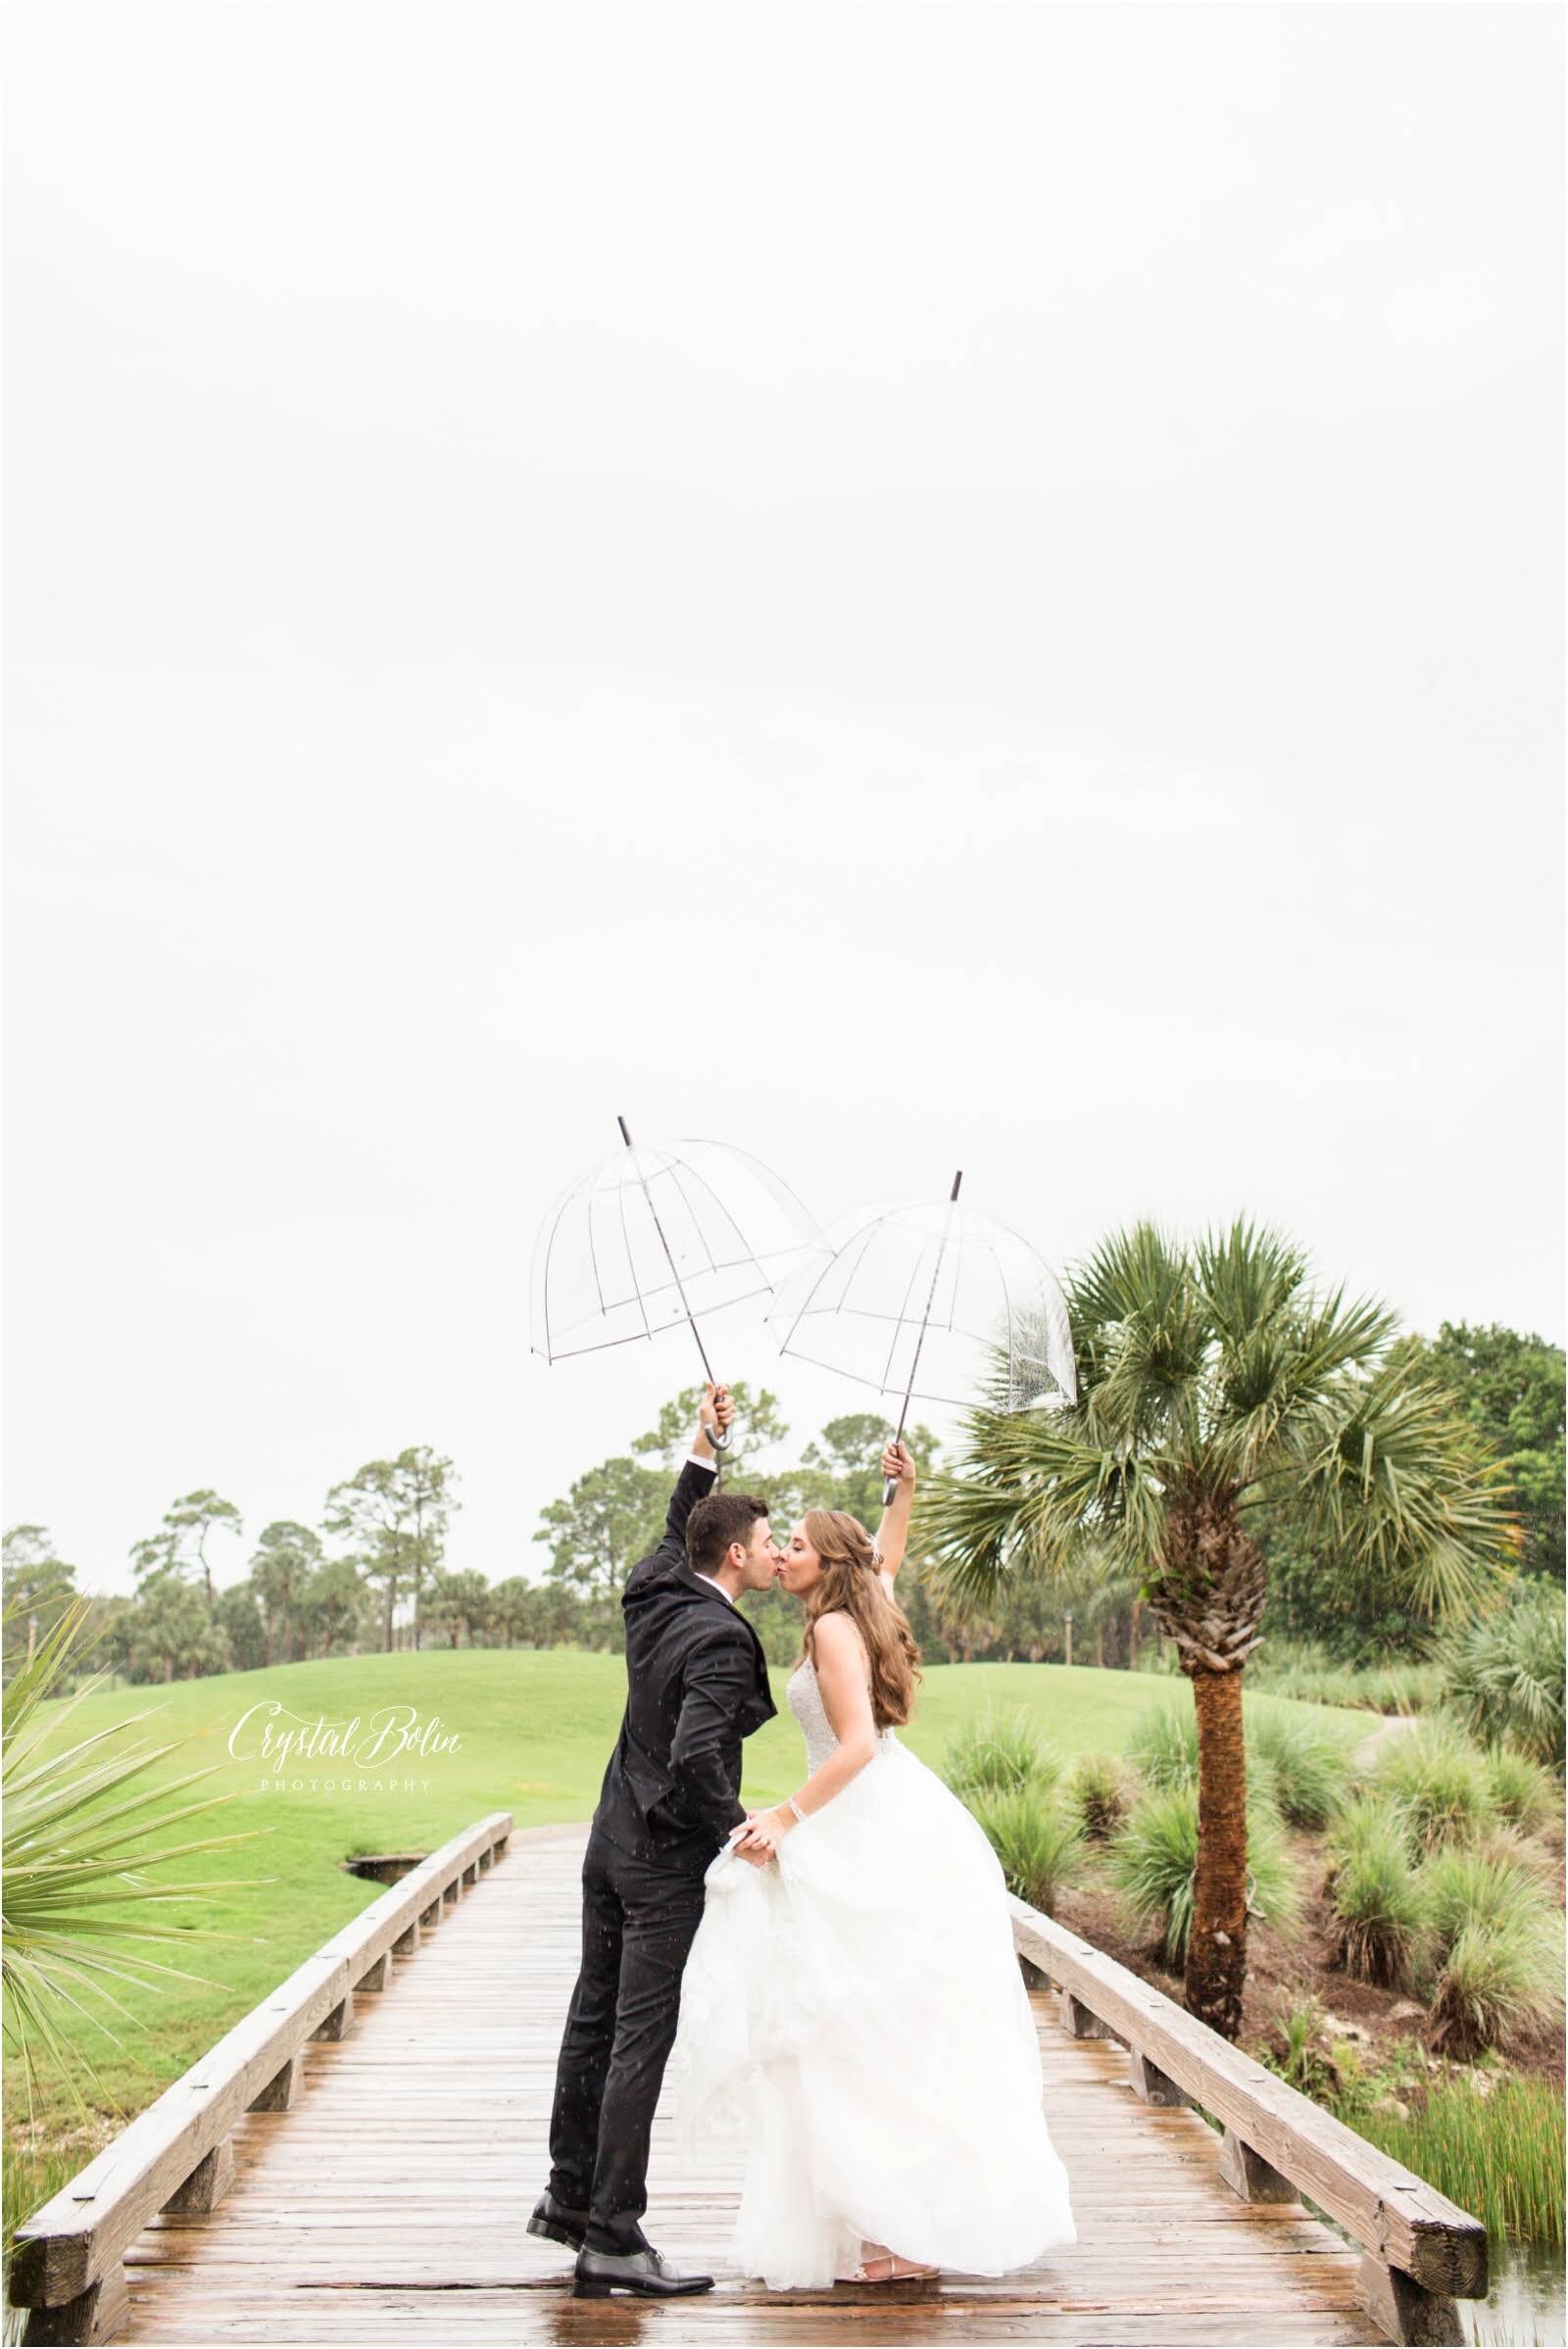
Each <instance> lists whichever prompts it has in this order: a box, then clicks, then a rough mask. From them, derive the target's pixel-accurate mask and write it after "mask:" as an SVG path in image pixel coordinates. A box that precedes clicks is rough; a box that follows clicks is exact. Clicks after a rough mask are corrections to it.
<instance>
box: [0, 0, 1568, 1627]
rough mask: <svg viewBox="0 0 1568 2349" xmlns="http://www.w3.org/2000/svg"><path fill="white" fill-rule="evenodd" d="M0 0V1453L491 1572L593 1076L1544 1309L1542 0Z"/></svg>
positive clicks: (1549, 640) (1106, 1217)
mask: <svg viewBox="0 0 1568 2349" xmlns="http://www.w3.org/2000/svg"><path fill="white" fill-rule="evenodd" d="M8 33H9V39H8V44H7V46H8V51H9V55H8V82H9V109H8V112H9V128H8V137H9V190H8V227H9V238H8V244H9V294H10V309H9V333H8V337H7V346H8V347H7V360H8V366H7V378H8V380H7V386H6V388H7V393H8V400H7V420H8V426H9V432H8V439H9V450H8V456H9V465H8V480H7V488H8V492H9V497H8V509H9V513H8V538H9V545H8V549H7V586H8V589H9V597H8V603H9V619H10V630H9V638H10V642H9V674H8V683H9V697H8V699H9V725H8V728H7V732H8V738H9V740H8V751H9V759H8V771H9V836H8V837H9V858H8V881H9V924H8V937H9V982H10V983H9V989H8V1009H9V1018H8V1030H7V1047H8V1051H7V1067H8V1087H7V1090H8V1107H9V1116H8V1120H7V1137H6V1139H7V1150H6V1173H7V1177H8V1209H9V1215H8V1223H9V1230H8V1249H7V1258H8V1261H7V1270H8V1275H9V1278H8V1283H7V1288H8V1298H9V1302H8V1309H7V1341H8V1346H7V1355H8V1367H9V1378H8V1381H7V1399H8V1404H9V1411H8V1418H9V1429H8V1442H7V1469H8V1474H7V1496H6V1521H7V1523H14V1522H16V1521H18V1520H22V1519H25V1520H40V1521H42V1522H43V1523H44V1524H46V1525H47V1526H48V1527H49V1528H50V1529H51V1530H52V1532H53V1534H54V1536H55V1538H56V1541H57V1543H58V1545H59V1547H60V1549H61V1551H62V1553H63V1554H64V1555H65V1556H67V1557H69V1558H71V1559H73V1561H74V1562H75V1563H76V1564H77V1566H78V1568H79V1569H80V1572H81V1576H82V1579H83V1580H84V1581H85V1582H86V1583H88V1584H90V1585H92V1586H94V1587H97V1588H103V1589H114V1588H128V1587H129V1580H130V1578H129V1571H128V1566H127V1562H126V1551H127V1548H128V1546H129V1544H130V1543H131V1542H133V1541H134V1540H136V1539H137V1538H138V1537H139V1536H142V1535H144V1534H147V1533H149V1532H151V1531H152V1530H153V1529H154V1528H155V1527H156V1525H157V1522H158V1519H159V1516H160V1514H161V1512H162V1511H163V1510H164V1508H165V1507H166V1506H167V1505H168V1504H169V1502H170V1501H171V1500H172V1498H173V1496H174V1495H175V1494H176V1493H183V1492H186V1491H188V1490H190V1489H191V1488H192V1487H195V1486H200V1485H212V1486H215V1487H217V1488H218V1490H219V1491H220V1492H221V1493H225V1494H227V1495H228V1496H229V1497H230V1498H231V1499H233V1500H234V1501H235V1502H236V1503H237V1504H238V1505H239V1507H240V1508H241V1509H242V1511H243V1512H244V1517H245V1523H246V1532H247V1540H246V1542H245V1543H244V1544H243V1545H238V1544H229V1545H228V1546H227V1548H226V1550H225V1551H224V1553H223V1554H222V1555H221V1558H220V1560H219V1570H220V1574H221V1579H223V1580H225V1581H227V1580H231V1579H234V1578H235V1577H236V1576H237V1575H238V1574H239V1573H240V1572H241V1570H242V1566H243V1560H244V1558H245V1556H247V1555H248V1552H249V1548H250V1546H251V1542H252V1541H253V1540H254V1537H255V1536H256V1535H257V1534H258V1533H259V1532H260V1531H261V1528H262V1527H263V1526H264V1525H265V1524H266V1523H267V1522H268V1521H269V1520H270V1519H271V1518H273V1517H283V1516H288V1517H298V1518H301V1519H304V1520H306V1521H307V1522H312V1521H316V1520H317V1519H318V1518H319V1510H320V1506H321V1502H322V1499H323V1496H324V1494H325V1492H326V1489H327V1487H328V1485H330V1484H331V1483H333V1482H334V1481H336V1480H337V1479H339V1478H342V1477H344V1476H347V1475H349V1474H351V1473H352V1472H353V1471H354V1470H355V1469H356V1468H357V1467H358V1466H359V1465H360V1464H361V1463H362V1462H363V1461H365V1460H367V1459H368V1458H371V1457H374V1456H376V1455H380V1454H387V1453H390V1452H393V1451H395V1450H397V1449H399V1448H400V1447H402V1446H403V1445H405V1444H417V1443H428V1444H434V1445H436V1446H438V1447H439V1448H441V1449H442V1450H445V1451H447V1452H449V1453H451V1455H452V1456H453V1457H454V1459H455V1460H456V1462H457V1464H458V1468H459V1471H460V1473H461V1477H462V1494H463V1498H464V1502H465V1507H464V1510H463V1513H462V1515H461V1516H460V1517H459V1518H458V1519H457V1521H456V1523H455V1526H454V1530H453V1537H452V1542H451V1545H450V1553H449V1554H450V1558H451V1561H452V1562H453V1563H454V1564H456V1565H461V1566H477V1567H479V1568H481V1569H482V1570H483V1571H484V1572H485V1573H486V1574H488V1575H491V1576H496V1577H499V1576H501V1575H505V1574H508V1573H513V1572H516V1571H518V1570H519V1568H520V1569H523V1570H528V1571H532V1570H536V1569H537V1568H538V1567H539V1566H540V1565H542V1562H543V1553H542V1552H541V1551H539V1550H537V1549H535V1548H533V1547H532V1545H531V1536H532V1531H533V1528H534V1526H535V1523H536V1521H537V1514H538V1511H539V1509H540V1507H541V1506H542V1505H543V1504H544V1503H545V1502H546V1501H548V1500H549V1499H550V1498H551V1497H552V1496H553V1495H555V1494H556V1493H560V1492H562V1491H563V1490H564V1487H565V1485H566V1483H567V1482H568V1481H569V1479H570V1478H571V1477H572V1476H574V1475H575V1474H577V1473H579V1472H580V1471H581V1470H582V1469H583V1468H585V1467H586V1466H588V1465H589V1464H590V1463H591V1462H592V1461H594V1460H595V1459H597V1458H599V1457H601V1456H602V1455H603V1454H604V1453H606V1452H607V1451H610V1450H615V1449H621V1448H624V1445H625V1443H626V1441H627V1439H628V1438H629V1437H630V1436H631V1435H632V1434H633V1433H635V1432H636V1431H637V1429H638V1428H640V1427H641V1426H643V1425H645V1424H646V1423H647V1421H648V1420H649V1419H650V1417H651V1416H652V1414H653V1412H654V1410H655V1408H656V1406H657V1403H658V1401H659V1399H660V1398H661V1397H662V1395H664V1394H666V1393H668V1392H669V1391H671V1390H672V1389H673V1388H674V1387H675V1386H677V1385H679V1384H682V1383H684V1381H685V1380H686V1378H687V1377H688V1376H689V1365H688V1362H687V1358H686V1353H685V1351H684V1348H683V1347H682V1346H681V1345H680V1344H679V1342H678V1340H677V1339H675V1338H673V1337H672V1338H670V1339H668V1340H666V1341H664V1342H663V1343H662V1344H661V1346H658V1347H657V1348H649V1347H638V1348H634V1349H630V1350H628V1351H625V1352H623V1353H620V1354H615V1355H609V1356H598V1357H593V1358H590V1359H588V1360H584V1361H579V1362H571V1363H565V1364H561V1365H558V1366H557V1367H556V1368H555V1369H553V1370H548V1369H547V1368H546V1367H545V1365H544V1364H543V1363H542V1362H541V1361H538V1360H536V1359H535V1358H533V1357H532V1356H531V1355H530V1353H529V1350H528V1331H527V1273H528V1260H529V1254H530V1250H531V1247H532V1242H533V1237H534V1233H535V1229H536V1227H537V1225H538V1223H539V1221H540V1218H541V1216H542V1214H543V1212H544V1209H545V1207H546V1205H547V1203H548V1202H549V1200H550V1199H551V1198H552V1197H553V1195H554V1194H555V1193H556V1192H557V1191H558V1190H559V1189H560V1187H561V1186H562V1184H563V1183H564V1182H565V1181H566V1180H567V1179H568V1178H569V1177H570V1176H571V1175H572V1174H573V1173H574V1172H576V1171H577V1170H578V1169H579V1168H582V1167H585V1166H587V1165H588V1164H590V1163H591V1162H592V1161H593V1160H595V1159H596V1158H598V1157H600V1156H602V1155H603V1154H605V1153H606V1152H607V1151H609V1150H611V1149H612V1148H613V1144H614V1141H615V1135H614V1129H613V1117H614V1113H615V1112H616V1111H623V1112H624V1113H625V1114H626V1116H627V1117H628V1118H629V1119H630V1121H631V1123H632V1125H633V1128H634V1131H637V1132H638V1133H639V1135H640V1136H646V1137H648V1138H653V1137H655V1136H658V1135H661V1134H664V1135H680V1134H689V1133H700V1134H714V1135H719V1136H723V1137H725V1138H727V1139H730V1140H732V1141H734V1142H737V1143H741V1144H743V1145H745V1146H746V1147H748V1148H750V1149H752V1150H757V1151H759V1152H760V1154H762V1155H763V1156H764V1157H767V1158H769V1159H771V1160H772V1162H773V1163H774V1164H775V1165H776V1166H777V1167H778V1168H779V1170H780V1171H781V1172H782V1173H784V1174H785V1175H786V1176H787V1177H788V1178H789V1179H790V1180H791V1181H792V1182H793V1183H794V1184H795V1185H796V1187H797V1188H798V1189H799V1190H800V1191H801V1192H802V1193H803V1195H804V1196H805V1197H806V1198H807V1199H809V1201H810V1203H811V1204H812V1205H813V1206H815V1207H817V1208H818V1209H819V1210H820V1211H821V1212H822V1213H823V1214H824V1215H827V1214H830V1213H832V1212H833V1211H835V1210H837V1209H840V1208H843V1207H845V1206H848V1205H851V1204H853V1203H854V1202H855V1201H856V1200H857V1199H860V1198H863V1197H865V1196H867V1195H879V1194H884V1193H888V1192H898V1191H909V1192H929V1191H932V1190H936V1191H938V1192H945V1190H946V1187H947V1183H948V1180H949V1177H950V1175H951V1171H952V1169H953V1167H954V1166H955V1165H957V1164H961V1165H963V1167H964V1168H965V1170H966V1186H965V1190H966V1196H967V1197H968V1198H969V1199H972V1202H973V1203H974V1204H975V1205H976V1206H989V1207H991V1208H992V1209H994V1210H995V1211H997V1212H999V1213H1002V1214H1003V1215H1005V1216H1006V1217H1007V1218H1008V1219H1009V1220H1011V1221H1013V1222H1014V1223H1016V1224H1017V1225H1018V1226H1019V1227H1020V1228H1021V1229H1022V1230H1024V1231H1025V1232H1027V1233H1028V1234H1029V1235H1030V1236H1031V1237H1032V1238H1033V1239H1034V1240H1035V1241H1036V1242H1037V1243H1038V1244H1039V1245H1040V1246H1041V1247H1042V1248H1044V1249H1045V1251H1046V1252H1047V1253H1048V1255H1050V1256H1051V1257H1052V1258H1053V1259H1054V1260H1055V1261H1057V1262H1061V1261H1063V1260H1064V1259H1068V1258H1070V1257H1072V1256H1073V1255H1074V1254H1076V1253H1077V1252H1079V1251H1081V1250H1083V1249H1085V1248H1088V1247H1089V1246H1091V1245H1092V1244H1093V1242H1094V1241H1095V1240H1096V1239H1097V1238H1098V1237H1099V1236H1100V1235H1102V1234H1103V1233H1104V1232H1105V1231H1106V1230H1107V1229H1108V1228H1109V1227H1111V1226H1112V1225H1114V1224H1116V1223H1117V1222H1119V1221H1120V1220H1122V1219H1124V1218H1127V1217H1131V1216H1134V1215H1138V1214H1152V1215H1154V1216H1157V1217H1159V1218H1161V1219H1163V1220H1165V1221H1167V1222H1168V1223H1169V1224H1170V1225H1171V1226H1173V1227H1175V1228H1177V1229H1187V1228H1190V1227H1192V1226H1193V1225H1194V1224H1195V1223H1197V1222H1201V1221H1203V1220H1205V1219H1208V1218H1211V1217H1223V1216H1229V1215H1230V1214H1231V1213H1233V1212H1234V1211H1235V1210H1237V1209H1238V1208H1245V1209H1247V1210H1250V1212H1251V1213H1253V1214H1255V1215H1258V1216H1260V1217H1265V1218H1270V1219H1275V1220H1277V1221H1278V1222H1280V1223H1281V1224H1283V1225H1284V1226H1286V1227H1287V1228H1288V1229H1289V1230H1290V1231H1291V1232H1293V1233H1294V1234H1296V1235H1297V1236H1298V1237H1299V1239H1300V1240H1302V1241H1303V1242H1304V1243H1306V1244H1307V1245H1308V1246H1309V1247H1310V1248H1311V1249H1312V1251H1313V1253H1314V1256H1315V1258H1316V1260H1317V1262H1318V1263H1319V1264H1320V1266H1321V1267H1322V1270H1323V1272H1324V1275H1325V1276H1326V1277H1327V1276H1333V1277H1336V1278H1339V1277H1344V1278H1347V1279H1348V1281H1349V1282H1351V1283H1352V1284H1353V1285H1354V1286H1356V1287H1365V1288H1372V1289H1375V1290H1378V1291H1381V1292H1382V1293H1384V1294H1386V1295H1387V1296H1388V1297H1391V1298H1392V1299H1393V1300H1394V1301H1395V1302H1396V1303H1397V1305H1398V1306H1399V1307H1400V1308H1401V1310H1402V1311H1403V1312H1404V1313H1405V1314H1406V1315H1407V1316H1408V1317H1409V1319H1410V1320H1411V1322H1412V1323H1414V1324H1415V1325H1417V1326H1419V1327H1422V1328H1427V1329H1431V1328H1434V1327H1435V1326H1436V1324H1437V1323H1438V1321H1439V1320H1440V1319H1442V1318H1445V1317H1447V1318H1452V1319H1460V1318H1467V1319H1471V1320H1482V1321H1489V1320H1494V1319H1496V1320H1501V1321H1507V1322H1512V1323H1515V1324H1522V1325H1525V1326H1529V1327H1535V1328H1539V1329H1541V1330H1543V1331H1544V1332H1545V1333H1547V1334H1549V1335H1551V1336H1553V1337H1558V1336H1560V1335H1561V1332H1562V1326H1563V1317H1562V1308H1561V1296H1562V1285H1561V1272H1562V1266H1561V1243H1560V1223H1559V1213H1558V1199H1559V1193H1560V1188H1561V1181H1562V1171H1563V1170H1562V1121H1561V1102H1560V1095H1559V1086H1558V1067H1559V1055H1560V1043H1561V1037H1560V1003H1561V995H1560V981H1561V944H1560V926H1559V911H1558V898H1559V876H1560V837H1559V823H1560V817H1559V810H1558V798H1559V788H1560V774H1561V750H1562V744H1561V687H1562V674H1561V672H1562V625H1563V612H1562V596H1561V565H1560V557H1561V515H1562V481H1561V457H1562V446H1561V410H1562V400H1563V372H1562V283H1563V280H1562V204H1561V151H1560V150H1561V129H1560V122H1559V113H1560V105H1561V56H1560V51H1561V44H1562V15H1561V12H1560V11H1559V10H1558V9H1556V8H1548V7H1537V6H1518V7H1494V6H1476V7H1465V6H1443V7H1432V8H1428V7H1424V6H1419V5H1411V6H1403V5H1401V6H1390V7H1381V6H1322V7H1315V6H1297V7H1285V8H1278V7H1271V6H1267V5H1253V6H1247V7H1243V6H1214V7H1193V6H1186V5H1179V4H1178V5H1169V4H1162V5H1160V6H1158V7H1154V8H1144V7H1134V6H1117V7H1106V6H1099V5H1097V6H1085V7H1079V6H1059V7H1058V6H1050V5H1040V6H1032V7H1009V8H993V7H987V6H982V5H976V4H974V0H968V4H966V5H964V6H962V7H956V6H952V7H929V6H928V7H914V6H899V7H886V8H884V7H879V6H858V7H853V8H852V7H844V6H837V7H822V8H814V7H804V6H796V7H787V8H776V9H775V8H767V7H753V6H746V5H734V4H731V0H725V5H723V6H719V7H713V8H681V7H672V6H667V5H662V4H659V0H656V4H654V5H641V6H639V7H637V8H635V9H633V10H629V11H626V12H624V13H623V12H621V11H618V10H612V9H610V8H605V7H598V6H593V5H573V6H559V7H556V6H547V7H528V6H512V7H506V8H495V9H490V8H481V7H474V6H465V5H448V4H447V0H441V4H440V5H421V6H415V7H405V8H398V7H390V6H385V5H378V6H374V7H370V6H365V7H358V6H334V5H330V4H324V0H313V4H312V5H309V6H304V5H300V6H287V5H271V6H265V7H260V6H253V5H248V4H245V0H225V4H224V5H222V6H216V5H210V4H207V0H203V5H200V6H196V7H189V8H174V7H152V6H146V5H141V4H140V0H115V5H114V6H113V7H111V8H106V9H101V10H100V9H93V8H86V7H78V6H73V5H69V4H68V0H50V4H49V5H47V6H45V5H38V4H37V0H33V4H31V5H27V4H25V0H24V4H21V5H19V4H18V0H13V5H12V6H11V8H10V9H9V11H8ZM731 1331H732V1334H729V1333H727V1332H726V1331H725V1330H724V1329H723V1328H722V1326H721V1327H720V1330H719V1338H720V1341H721V1343H720V1346H719V1352H720V1357H721V1367H722V1369H723V1370H724V1372H725V1373H726V1375H729V1376H731V1377H736V1376H757V1375H759V1374H763V1375H766V1374H767V1373H768V1372H769V1370H770V1368H772V1367H773V1366H774V1365H775V1364H776V1375H775V1376H774V1378H773V1384H774V1385H775V1386H776V1388H777V1390H778V1391H779V1393H780V1394H781V1395H782V1397H783V1399H784V1402H785V1405H786V1409H787V1412H788V1414H789V1415H790V1416H791V1417H792V1419H793V1420H794V1422H795V1425H796V1428H797V1430H798V1432H799V1435H800V1436H801V1437H802V1438H804V1437H805V1436H806V1435H807V1434H809V1432H810V1430H812V1429H813V1428H814V1427H815V1426H816V1425H817V1424H819V1422H820V1420H821V1418H822V1417H823V1416H825V1415H826V1414H827V1413H828V1412H829V1411H831V1410H833V1409H841V1408H858V1407H861V1401H862V1398H861V1396H860V1395H859V1394H858V1391H857V1390H855V1389H853V1388H843V1387H837V1386H834V1385H833V1383H832V1382H831V1381H830V1380H829V1379H827V1378H826V1377H825V1375H821V1374H814V1373H810V1372H807V1371H803V1370H800V1369H798V1368H796V1367H795V1366H793V1365H791V1364H789V1363H787V1362H785V1363H777V1362H776V1357H774V1356H773V1355H772V1352H771V1348H770V1346H769V1345H768V1342H767V1340H766V1338H765V1336H764V1335H763V1333H761V1331H760V1329H759V1328H758V1327H756V1326H755V1325H753V1324H749V1323H747V1322H746V1321H745V1320H744V1319H741V1320H737V1321H736V1322H735V1323H733V1324H732V1325H731Z"/></svg>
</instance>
